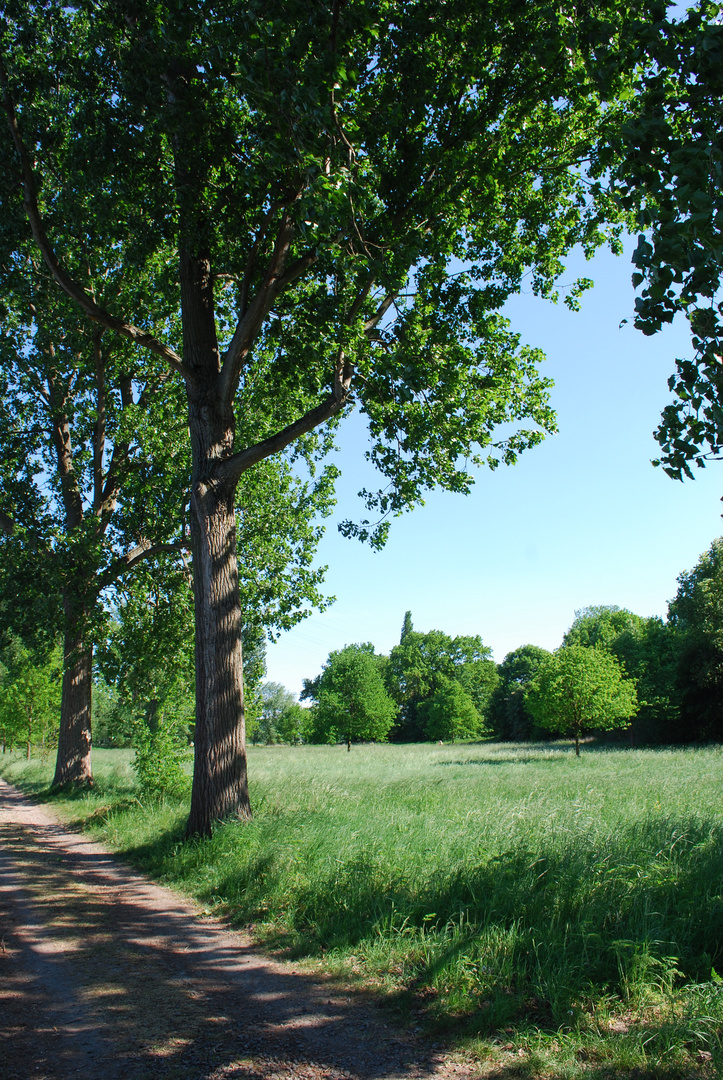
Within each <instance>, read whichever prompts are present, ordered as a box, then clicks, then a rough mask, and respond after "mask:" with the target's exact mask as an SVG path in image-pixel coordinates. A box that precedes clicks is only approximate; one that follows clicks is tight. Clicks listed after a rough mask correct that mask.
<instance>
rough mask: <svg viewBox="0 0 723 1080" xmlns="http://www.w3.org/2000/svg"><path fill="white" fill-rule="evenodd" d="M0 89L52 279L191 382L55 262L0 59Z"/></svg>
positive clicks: (92, 314)
mask: <svg viewBox="0 0 723 1080" xmlns="http://www.w3.org/2000/svg"><path fill="white" fill-rule="evenodd" d="M0 85H2V90H3V101H4V105H5V112H6V114H7V119H8V125H9V127H10V132H11V134H12V137H13V142H14V143H15V149H16V150H17V152H18V156H19V158H20V165H21V169H22V177H23V192H24V195H23V205H24V207H25V212H26V214H27V216H28V221H29V223H30V228H31V230H32V233H33V237H34V238H35V242H36V244H37V245H38V247H39V248H40V252H41V254H42V256H43V259H44V260H45V263H46V265H47V267H48V269H49V270H50V273H51V274H52V275H53V278H54V279H55V281H56V282H57V284H58V285H59V286H60V288H61V289H62V290H63V291H64V292H65V293H66V294H67V295H68V296H69V297H70V298H71V300H73V301H75V303H76V304H77V305H78V306H79V307H80V308H81V310H82V311H84V312H85V314H86V315H87V316H88V317H89V318H90V319H92V320H93V322H97V323H99V324H100V325H101V326H104V327H106V329H108V330H113V331H115V333H117V334H121V335H122V336H123V337H127V338H130V340H131V341H133V342H135V344H136V345H141V346H143V347H144V348H146V349H150V351H151V352H154V353H156V355H157V356H160V357H162V358H163V359H164V360H165V361H166V363H167V364H169V365H170V367H172V368H173V369H174V371H177V372H178V373H179V374H180V375H182V376H183V378H184V379H190V378H191V373H190V371H189V370H188V369H187V368H186V366H185V364H184V363H183V361H182V360H181V358H180V356H179V355H178V354H177V353H176V352H174V351H173V349H171V348H169V346H168V345H164V344H163V342H161V341H158V340H157V338H154V337H153V335H152V334H147V333H146V332H145V331H144V330H139V329H138V327H137V326H133V324H132V323H129V322H126V321H125V320H124V319H119V318H117V317H116V316H115V315H111V314H110V312H109V311H106V310H105V309H104V308H102V307H100V306H99V305H98V304H96V303H95V301H94V300H93V299H92V298H91V297H90V296H89V295H88V293H87V292H86V291H85V289H83V287H82V286H81V285H79V284H78V282H77V281H75V280H74V279H73V278H72V277H71V276H70V274H69V273H68V272H67V270H66V269H65V267H64V266H63V265H62V263H61V262H60V260H59V259H58V257H57V255H56V254H55V251H54V250H53V246H52V244H51V243H50V240H49V238H48V234H47V232H46V231H45V225H44V223H43V218H42V215H41V213H40V210H39V208H38V198H37V191H36V187H35V179H34V177H33V169H32V165H31V163H30V158H29V156H28V152H27V150H26V149H25V144H24V143H23V140H22V136H21V134H20V127H19V125H18V120H17V116H16V114H15V107H14V105H13V102H12V98H11V97H10V90H9V87H8V82H7V75H6V72H5V67H4V65H3V63H2V60H1V59H0Z"/></svg>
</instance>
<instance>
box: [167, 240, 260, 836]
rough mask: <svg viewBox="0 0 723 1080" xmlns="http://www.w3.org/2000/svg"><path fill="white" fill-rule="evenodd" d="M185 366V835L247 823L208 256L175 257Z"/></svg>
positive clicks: (224, 432) (229, 488) (229, 416)
mask: <svg viewBox="0 0 723 1080" xmlns="http://www.w3.org/2000/svg"><path fill="white" fill-rule="evenodd" d="M180 276H181V297H182V310H183V345H184V357H183V359H184V364H185V365H186V367H187V368H188V369H189V371H190V372H192V375H191V377H190V378H189V379H188V380H187V382H186V387H187V396H188V422H189V430H190V434H191V446H192V455H193V467H192V478H191V550H192V553H193V589H194V602H195V607H196V618H195V624H196V633H195V652H196V728H195V735H194V772H193V792H192V796H191V810H190V815H189V819H188V826H187V832H188V834H189V835H194V834H200V835H204V836H209V835H210V834H211V829H212V824H213V822H214V821H217V820H221V819H223V818H228V817H234V816H235V817H237V818H241V819H248V818H250V817H251V803H250V800H249V794H248V782H247V769H246V728H245V721H244V696H243V658H242V654H241V607H240V602H239V588H238V563H237V556H236V517H235V493H236V485H237V479H236V478H228V479H224V480H219V479H218V476H217V465H218V464H219V462H221V461H224V460H226V459H228V458H229V457H230V456H231V455H232V454H233V452H234V434H235V418H234V410H233V407H232V405H229V404H226V403H225V401H224V395H223V393H222V392H221V390H220V386H219V383H220V379H219V376H220V373H221V362H220V354H219V347H218V338H217V334H216V321H215V316H214V304H213V280H212V277H211V265H210V261H209V259H208V257H207V255H206V254H205V253H201V254H191V252H190V251H189V250H188V248H185V249H182V252H181V265H180Z"/></svg>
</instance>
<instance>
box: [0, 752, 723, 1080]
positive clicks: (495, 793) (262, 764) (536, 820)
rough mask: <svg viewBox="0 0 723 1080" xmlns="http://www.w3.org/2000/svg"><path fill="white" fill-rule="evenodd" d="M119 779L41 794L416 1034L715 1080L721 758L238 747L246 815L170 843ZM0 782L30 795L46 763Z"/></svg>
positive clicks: (722, 904) (113, 773) (10, 771)
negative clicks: (246, 760)
mask: <svg viewBox="0 0 723 1080" xmlns="http://www.w3.org/2000/svg"><path fill="white" fill-rule="evenodd" d="M129 765H130V752H129V751H121V750H116V751H96V752H95V768H96V776H97V784H96V788H95V789H94V790H93V791H92V792H91V793H88V794H85V795H83V796H81V797H78V798H75V799H68V798H67V797H66V798H63V797H60V796H53V797H52V801H53V802H54V803H55V804H56V805H57V807H58V809H59V810H60V811H61V812H62V813H63V815H64V816H65V817H67V818H69V819H70V820H72V821H75V822H77V823H82V824H83V826H84V827H85V828H88V829H92V830H93V831H94V833H96V834H97V835H98V837H99V838H101V839H103V840H104V841H105V842H106V843H108V844H109V845H111V846H112V847H114V848H115V849H116V850H118V851H119V852H122V853H123V854H124V856H125V857H126V858H128V859H129V860H130V861H131V862H133V863H134V864H135V865H137V866H140V867H142V868H143V869H144V870H145V871H146V872H148V873H149V874H151V875H152V876H153V877H155V878H157V879H158V880H160V881H164V882H166V883H169V884H172V885H175V886H177V887H180V888H182V889H183V890H185V891H186V892H188V893H190V894H192V895H194V896H196V897H198V898H200V899H201V900H202V901H203V902H204V903H205V904H207V906H208V907H209V909H218V910H220V912H221V913H223V914H225V915H226V916H228V917H230V918H231V919H232V920H233V921H235V922H237V923H238V924H243V925H252V926H253V928H254V932H255V933H256V935H257V937H258V938H259V939H260V940H262V941H263V942H265V943H266V944H267V945H269V946H271V947H273V948H275V949H281V950H285V951H288V952H290V953H292V954H293V955H294V956H296V957H298V958H306V960H307V961H308V962H309V963H311V964H319V965H321V966H323V967H324V968H325V969H326V970H331V971H333V972H335V973H336V974H339V975H341V976H342V977H344V978H346V979H349V980H352V981H353V980H362V981H363V982H364V983H365V984H367V985H370V984H371V985H372V986H374V987H375V988H376V989H377V990H378V992H379V993H380V995H382V996H384V997H385V998H386V999H387V1000H388V1002H389V1003H390V1005H391V1006H392V1007H394V1008H396V1009H398V1010H399V1011H400V1012H401V1014H402V1016H403V1017H404V1018H405V1020H406V1022H409V1023H412V1024H414V1025H415V1026H416V1027H423V1028H427V1029H429V1030H431V1031H432V1032H433V1034H434V1037H435V1039H436V1040H437V1041H439V1042H443V1043H445V1045H453V1046H455V1047H462V1048H463V1049H464V1050H465V1052H466V1053H469V1054H473V1055H476V1056H479V1058H480V1060H483V1061H485V1062H488V1063H490V1062H497V1063H499V1064H500V1065H501V1066H502V1067H503V1069H504V1073H503V1074H504V1075H506V1076H509V1077H513V1076H515V1077H516V1076H519V1077H525V1076H528V1077H554V1078H562V1077H569V1078H574V1077H578V1076H580V1077H581V1076H585V1077H588V1078H589V1077H594V1078H598V1077H600V1078H602V1077H619V1076H629V1077H632V1076H635V1077H638V1078H639V1077H670V1078H672V1077H692V1076H697V1077H701V1076H713V1075H722V1074H723V980H721V978H720V977H719V976H718V974H717V972H716V968H718V970H720V971H721V973H722V974H723V750H721V749H719V748H705V749H696V750H674V751H667V750H658V751H644V750H640V751H639V750H612V749H590V748H585V749H584V750H583V755H582V757H581V758H580V759H579V760H576V759H575V756H574V754H573V753H571V752H570V750H569V748H568V747H566V746H562V745H559V744H551V745H535V746H523V747H520V746H518V745H515V746H512V745H506V744H499V743H489V744H473V745H471V744H464V745H457V746H455V745H451V746H430V745H420V746H359V747H354V748H353V750H352V752H351V753H350V754H348V753H347V752H346V750H345V749H344V748H339V747H269V748H257V749H254V748H252V749H251V751H250V775H251V778H252V801H253V804H254V813H255V817H254V820H253V822H252V823H251V824H250V825H236V824H228V825H224V826H222V827H219V828H218V830H217V832H216V834H215V836H214V837H213V839H212V840H205V841H193V842H190V843H186V842H183V840H182V836H183V826H184V819H185V813H186V807H185V806H184V805H183V804H182V803H181V802H180V801H178V802H174V801H171V800H168V801H165V802H161V803H158V802H156V803H151V802H148V803H143V802H142V801H139V800H138V798H137V797H136V794H135V793H134V787H133V774H132V772H131V770H130V768H129ZM0 771H2V773H3V775H4V776H5V777H6V778H7V779H9V780H11V781H14V782H17V783H20V784H21V785H22V786H24V787H25V788H26V789H30V790H32V791H34V792H35V793H36V794H42V792H43V790H44V789H45V788H46V787H47V784H48V781H49V778H50V775H51V764H50V763H47V762H46V763H40V762H31V763H30V764H29V765H28V764H27V763H26V762H25V761H24V760H22V759H21V758H20V757H17V758H14V757H13V758H11V757H10V756H9V755H6V756H5V758H4V759H2V761H1V763H0ZM45 797H47V796H45Z"/></svg>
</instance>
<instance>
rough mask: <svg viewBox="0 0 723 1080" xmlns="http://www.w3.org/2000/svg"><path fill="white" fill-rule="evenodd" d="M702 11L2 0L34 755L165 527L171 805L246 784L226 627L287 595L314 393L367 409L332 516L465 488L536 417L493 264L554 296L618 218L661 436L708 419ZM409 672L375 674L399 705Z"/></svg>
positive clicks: (702, 440) (711, 246) (296, 557)
mask: <svg viewBox="0 0 723 1080" xmlns="http://www.w3.org/2000/svg"><path fill="white" fill-rule="evenodd" d="M718 13H719V5H718V4H713V3H709V2H707V0H701V2H700V3H699V5H698V7H697V8H696V9H694V10H693V11H691V12H689V13H687V14H686V17H685V19H684V20H682V21H681V22H679V23H677V22H673V21H671V20H670V19H668V18H667V17H666V6H665V4H661V3H660V2H658V0H592V2H591V3H587V4H585V5H582V6H581V5H580V4H579V3H577V2H575V0H554V2H553V0H532V2H526V3H513V4H510V3H508V2H506V0H505V2H501V0H500V2H494V3H490V4H485V5H474V4H473V5H470V4H469V3H468V2H467V0H447V2H446V3H444V4H439V3H438V2H437V0H401V2H396V0H395V2H388V0H352V2H347V3H343V2H341V0H332V2H329V0H288V2H287V3H286V4H285V5H284V17H283V18H277V17H276V13H275V12H274V11H273V10H272V9H270V8H269V6H268V5H267V4H265V3H263V2H262V0H248V2H247V3H244V4H238V3H237V2H236V0H218V2H217V3H215V4H214V5H213V6H211V7H209V5H208V4H206V3H203V2H202V0H187V2H186V3H184V4H181V5H179V4H177V3H172V4H171V3H168V2H167V0H152V2H150V3H146V4H143V5H137V4H133V3H129V2H127V0H113V2H111V0H93V2H90V3H86V4H68V3H66V2H64V0H45V2H43V3H42V4H38V3H36V2H30V0H8V3H6V4H5V6H4V18H3V20H2V23H1V24H0V96H1V97H2V108H3V113H4V118H5V123H4V126H3V132H4V134H3V136H2V138H0V197H1V198H2V205H3V214H2V217H1V218H0V296H1V298H2V299H1V305H2V310H1V311H0V322H1V324H2V333H1V334H0V390H1V391H2V405H1V406H0V408H1V410H2V411H1V415H0V439H1V440H2V446H1V451H2V452H1V453H0V530H2V532H3V547H4V553H5V557H6V561H7V564H8V566H9V567H11V568H12V570H13V574H12V575H10V577H12V578H13V580H12V581H10V583H9V585H8V586H7V589H5V584H6V583H5V582H3V598H4V599H7V598H9V600H8V603H10V601H12V603H11V604H10V606H11V607H12V606H15V607H17V608H18V610H17V611H13V612H11V617H10V618H9V620H8V623H7V626H8V627H9V629H11V630H12V631H13V633H14V634H16V635H19V636H20V638H21V640H22V641H23V642H24V643H25V645H26V647H30V646H29V643H28V642H29V639H28V638H27V637H26V636H25V631H26V630H27V631H28V633H29V634H30V635H31V636H33V635H35V634H36V633H37V631H38V627H39V625H40V623H39V618H38V616H39V615H40V613H43V620H44V621H43V622H42V626H43V628H44V630H45V632H46V633H47V634H48V635H49V637H50V640H51V641H52V643H53V645H52V647H54V643H55V639H56V633H59V634H60V635H61V636H62V639H63V646H62V648H63V664H62V668H63V673H62V691H61V721H60V733H59V740H58V758H57V769H56V781H57V782H58V783H73V784H82V783H88V782H90V781H91V777H92V771H91V757H90V748H91V696H92V695H91V690H92V681H93V677H92V671H93V652H94V650H95V649H98V648H99V647H101V645H102V643H103V642H104V641H105V640H106V638H107V637H108V628H107V625H105V622H106V619H107V614H108V610H109V607H113V606H116V607H118V606H120V603H121V601H122V600H123V599H124V593H125V592H127V591H128V590H131V589H135V585H134V584H133V581H134V580H139V579H138V578H136V575H137V574H141V571H143V572H146V571H147V572H149V573H150V571H151V568H152V569H153V571H154V573H155V574H156V583H155V585H154V590H155V591H156V592H157V591H159V590H160V591H161V592H163V590H164V588H165V587H166V586H165V585H164V576H163V575H164V567H166V566H167V565H168V564H167V563H165V562H164V559H165V558H166V557H168V558H169V559H170V558H172V557H173V555H174V553H175V555H176V557H177V558H178V557H180V554H183V556H184V557H185V558H186V560H187V563H186V565H187V567H188V571H189V574H190V576H191V579H192V586H193V600H194V604H193V609H194V614H195V631H194V633H195V638H194V676H193V684H194V688H195V691H194V692H195V717H194V742H195V765H194V784H193V795H192V803H191V813H190V817H189V822H188V830H189V833H208V832H210V830H211V825H212V822H213V821H214V820H215V819H218V818H223V817H227V816H229V815H236V816H239V817H242V818H244V817H248V816H249V814H250V803H249V798H248V788H247V782H246V761H245V750H244V745H245V742H244V740H245V700H244V679H243V665H242V633H243V630H244V628H246V632H248V633H251V635H252V636H253V634H254V632H255V631H256V630H257V629H258V628H259V627H261V628H266V629H268V627H269V626H270V627H271V628H272V629H273V628H274V627H278V626H283V625H284V623H285V621H289V620H293V618H295V617H297V616H298V615H299V614H300V613H301V612H302V611H303V610H304V608H305V605H306V604H307V603H309V602H310V603H312V604H313V603H315V602H316V599H317V596H318V594H317V592H316V582H315V581H314V578H313V575H312V576H311V577H309V576H308V573H309V569H308V568H309V562H308V545H309V543H311V545H312V546H313V538H314V526H313V524H312V522H313V520H314V517H313V515H314V512H315V510H317V509H318V508H319V507H321V509H322V511H323V509H324V508H325V507H328V505H329V502H330V500H331V484H332V480H333V477H332V474H331V472H329V471H327V472H325V473H324V472H322V473H318V472H315V470H316V466H317V463H318V461H319V458H320V457H321V456H323V453H324V451H325V450H326V449H327V448H328V447H329V445H330V442H331V439H332V438H333V429H334V425H335V424H336V423H338V422H339V421H340V420H341V419H342V417H343V416H344V415H346V414H348V413H349V412H350V411H351V410H352V408H354V407H355V406H356V407H358V408H360V409H361V410H362V411H363V412H364V414H365V415H366V417H367V419H368V422H369V430H370V438H371V443H370V450H369V455H370V457H371V459H372V460H373V461H374V462H375V464H376V465H377V466H378V468H379V470H380V472H381V474H382V478H383V479H382V485H381V488H380V490H379V491H376V492H375V491H372V492H367V493H365V497H366V500H367V503H368V505H369V508H370V510H371V512H372V513H371V515H370V517H369V519H367V520H364V521H362V522H361V523H359V522H357V523H352V522H347V523H344V524H343V526H342V527H343V528H344V530H345V531H346V532H347V533H348V534H350V535H358V536H360V537H361V538H362V539H367V540H370V541H371V542H372V543H375V544H380V543H382V542H383V540H384V537H385V535H386V528H387V524H388V519H389V516H390V515H394V514H395V513H398V512H400V511H401V510H403V509H404V508H405V507H408V506H411V505H414V504H415V503H417V502H418V501H419V500H420V499H421V498H422V497H423V493H424V491H425V490H426V489H427V488H429V487H430V486H435V485H438V486H441V487H443V488H446V489H448V490H453V491H465V490H468V488H469V486H470V485H471V484H472V482H473V472H472V471H471V470H470V469H469V468H468V463H469V464H471V465H479V464H481V463H487V464H489V465H490V466H491V467H493V468H494V467H495V466H496V465H497V464H498V463H500V462H507V463H511V462H513V461H514V460H515V458H516V456H517V455H518V454H519V453H520V452H521V451H522V450H524V449H525V448H527V447H529V446H531V445H534V444H535V443H536V442H539V440H540V439H541V438H543V437H544V435H545V433H546V432H550V431H553V430H554V427H555V420H554V414H553V413H552V411H551V409H550V406H549V402H548V390H549V386H548V383H547V381H546V380H545V379H544V378H542V377H541V376H540V373H539V367H538V365H539V361H540V359H541V356H540V353H539V352H538V351H537V350H535V349H533V348H528V347H525V346H522V345H521V343H520V341H519V338H518V336H517V335H516V334H515V333H514V332H513V331H512V330H511V328H510V327H509V325H508V324H507V322H506V321H505V320H504V318H502V317H501V314H500V312H501V309H502V306H503V305H504V302H505V300H506V299H507V298H508V297H509V296H510V295H511V294H513V293H515V292H517V291H519V289H520V286H521V282H522V281H523V280H531V282H532V286H533V289H534V291H535V292H536V293H538V294H540V295H542V296H547V297H551V296H555V295H556V285H555V282H556V280H557V279H558V277H559V275H560V273H561V271H562V267H563V259H564V256H565V255H566V254H567V253H568V252H569V251H570V249H571V248H572V247H573V246H575V245H576V244H582V245H583V246H584V248H585V250H586V251H587V252H592V251H593V250H594V249H595V248H596V247H597V246H598V245H599V244H601V243H603V242H605V240H606V239H609V240H610V241H611V242H612V243H613V245H615V244H616V243H617V235H618V233H619V231H620V229H621V228H622V227H624V226H628V227H630V228H642V229H644V230H646V231H647V234H648V239H645V238H643V240H642V242H641V244H640V245H639V247H638V251H637V253H636V265H637V267H638V271H639V272H638V279H637V283H638V284H641V285H643V287H644V288H643V293H642V297H641V306H640V308H639V318H638V322H639V325H641V327H642V328H643V329H644V330H645V331H646V332H652V331H654V330H655V329H656V328H657V327H658V326H659V325H660V324H661V322H662V321H666V320H669V319H670V318H672V315H673V313H674V312H675V311H678V310H680V311H684V312H685V313H686V315H687V316H688V317H689V318H690V321H691V327H692V329H693V333H694V343H695V348H696V350H697V357H696V361H695V362H694V363H691V364H688V365H687V366H683V367H681V369H680V371H679V377H678V378H677V381H675V386H674V389H675V391H676V392H677V399H676V400H677V402H678V406H676V407H671V410H672V411H671V412H670V413H669V414H667V415H666V418H665V423H664V425H663V429H662V431H661V434H660V438H661V445H662V447H663V461H664V462H666V467H668V468H670V469H671V470H673V471H675V470H676V469H677V470H679V471H680V470H681V469H682V470H683V471H684V470H685V469H687V468H688V466H687V462H688V461H689V460H690V459H691V458H696V459H698V460H702V459H701V455H705V453H706V452H717V451H718V449H719V448H720V443H721V438H720V432H721V421H720V409H719V406H718V404H717V402H718V385H719V383H718V369H719V364H718V359H717V358H718V356H719V355H720V351H721V350H720V343H719V341H718V336H719V334H718V328H719V320H718V314H719V312H718V310H717V308H716V307H715V305H714V296H715V293H716V290H717V287H718V281H719V277H718V271H719V265H720V259H719V254H718V253H719V250H720V245H719V243H718V238H719V235H720V220H721V216H720V206H719V203H720V196H719V190H720V185H719V183H718V177H719V168H720V155H721V151H720V141H719V138H718V135H719V126H720V125H719V111H718V102H719V98H720V92H719V91H720V85H719V84H720V78H721V75H720V71H721V64H720V62H719V59H720V51H721V48H720V42H721V27H720V26H719V25H718V22H717V15H718ZM460 266H461V267H462V268H463V269H462V270H461V271H460ZM588 285H589V282H587V281H585V280H581V281H580V282H578V283H576V285H575V286H574V287H573V288H572V290H571V291H569V292H568V295H567V300H568V302H569V303H570V304H571V306H573V307H574V306H575V304H576V303H577V298H578V296H579V294H580V292H581V291H583V290H584V289H585V288H586V287H587V286H588ZM300 462H305V463H306V464H307V466H308V470H309V485H310V486H309V487H308V488H307V489H305V491H302V490H299V489H297V488H296V486H295V485H296V482H297V479H298V477H299V471H298V466H299V463H300ZM267 510H268V511H269V516H268V518H267V523H266V526H265V527H260V524H261V519H263V517H264V514H265V513H266V511H267ZM239 552H240V554H241V559H240V561H239V558H238V554H239ZM170 565H171V568H172V572H173V573H176V572H178V570H179V564H178V563H171V564H170ZM289 566H290V567H291V569H289ZM142 577H143V574H141V578H142ZM294 581H296V583H297V586H294ZM39 583H42V587H41V588H40V589H38V584H39ZM245 586H247V587H248V588H246V587H245ZM287 586H288V587H289V588H290V589H291V592H290V593H289V592H288V591H287ZM278 589H280V590H281V596H280V597H279V593H278ZM138 595H139V596H148V595H151V594H149V592H148V591H147V588H146V585H145V584H144V583H143V582H142V581H141V583H140V584H139V585H138ZM16 600H17V601H18V603H17V604H15V601H16ZM267 601H270V607H271V612H270V614H269V621H268V623H267V622H266V621H265V616H266V614H268V611H267V609H268V606H269V605H268V604H267ZM242 613H243V615H242ZM470 662H471V663H474V662H476V661H470ZM457 667H459V664H458V665H457ZM448 677H450V676H448ZM470 677H471V676H470ZM452 681H453V682H455V683H457V684H458V685H459V686H461V687H462V689H463V690H464V692H465V693H466V694H467V695H468V696H469V697H470V698H471V700H472V701H473V704H474V687H467V686H465V685H464V683H463V681H461V680H460V679H458V678H457V677H456V676H454V678H453V680H452ZM420 692H421V691H420ZM444 692H446V693H451V692H453V693H456V694H457V695H459V691H457V690H456V689H454V688H453V689H452V691H450V690H449V688H447V690H446V691H444ZM435 693H439V694H442V693H443V687H442V685H441V684H440V685H438V686H436V687H435ZM415 694H417V691H415V690H414V689H413V688H412V689H410V690H409V692H408V693H405V697H404V701H403V702H400V703H398V704H400V707H402V708H403V709H404V710H405V723H407V724H409V726H410V730H411V729H412V728H413V727H414V726H415V725H416V730H417V732H419V731H422V730H427V727H428V726H429V724H430V723H432V721H431V719H430V716H429V715H427V714H426V713H425V712H424V707H426V706H424V703H423V702H421V699H420V698H419V695H418V694H417V696H416V697H415ZM154 700H155V699H154ZM430 707H431V706H430ZM475 708H478V706H477V705H475ZM420 710H421V711H420Z"/></svg>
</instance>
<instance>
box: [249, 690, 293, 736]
mask: <svg viewBox="0 0 723 1080" xmlns="http://www.w3.org/2000/svg"><path fill="white" fill-rule="evenodd" d="M259 697H260V700H261V709H260V715H259V718H258V720H257V721H256V724H255V725H254V730H253V732H252V735H251V738H252V740H253V742H255V743H257V742H264V743H266V744H267V745H268V744H269V743H277V742H296V741H297V740H296V739H294V738H292V739H288V738H286V737H285V736H286V734H288V732H289V731H293V729H294V723H295V721H296V720H297V716H296V715H295V710H294V706H295V705H298V702H297V701H296V698H295V697H294V695H293V694H292V693H291V691H290V690H287V689H286V687H285V686H282V685H281V683H277V682H265V683H262V684H261V686H260V687H259ZM289 713H292V716H293V718H292V717H289ZM288 721H290V722H288Z"/></svg>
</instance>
